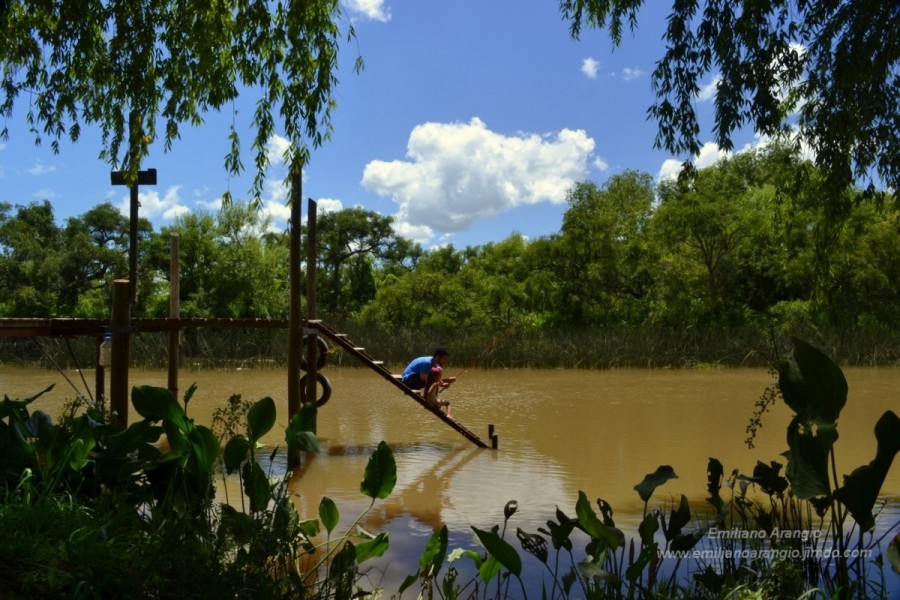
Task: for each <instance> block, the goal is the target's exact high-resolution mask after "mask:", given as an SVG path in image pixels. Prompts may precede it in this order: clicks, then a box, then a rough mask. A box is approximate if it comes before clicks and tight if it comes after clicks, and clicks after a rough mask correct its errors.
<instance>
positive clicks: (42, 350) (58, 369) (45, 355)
mask: <svg viewBox="0 0 900 600" xmlns="http://www.w3.org/2000/svg"><path fill="white" fill-rule="evenodd" d="M31 341H32V342H34V345H35V346H37V347H38V349H39V350H40V351H41V354H43V355H44V358H46V359H47V360H48V361H49V362H50V364H52V365H53V366H54V367H55V368H56V370H57V372H59V374H60V375H62V376H63V379H65V380H66V381H67V382H69V385H71V386H72V389H73V390H75V393H76V394H77V395H78V396H79V397H82V398H83V397H84V394H82V393H81V390H79V389H78V388H77V387H76V386H75V384H74V383H72V380H71V379H69V376H68V375H66V373H65V372H64V371H63V370H62V369H61V368H60V366H59V365H58V364H57V362H56V361H55V360H54V359H53V357H52V356H50V354H49V353H48V352H47V351H46V350H45V349H44V347H43V346H41V344H40V342H38V341H37V338H35V337H33V338H31Z"/></svg>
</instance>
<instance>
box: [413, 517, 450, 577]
mask: <svg viewBox="0 0 900 600" xmlns="http://www.w3.org/2000/svg"><path fill="white" fill-rule="evenodd" d="M448 543H449V533H448V531H447V526H446V525H443V526H441V528H440V529H439V530H437V531H434V532H432V534H431V536H430V537H429V538H428V543H426V544H425V550H424V551H423V552H422V556H421V557H419V572H420V573H422V574H425V575H429V576H433V575H436V574H437V573H438V571H440V570H441V565H443V564H444V557H445V556H446V555H447V545H448Z"/></svg>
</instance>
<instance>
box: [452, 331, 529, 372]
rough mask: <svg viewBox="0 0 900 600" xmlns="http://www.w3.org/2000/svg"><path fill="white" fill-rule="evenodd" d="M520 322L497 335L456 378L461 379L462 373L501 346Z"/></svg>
mask: <svg viewBox="0 0 900 600" xmlns="http://www.w3.org/2000/svg"><path fill="white" fill-rule="evenodd" d="M520 324H521V322H517V323H513V324H512V325H510V326H509V327H507V328H506V329H505V330H504V331H503V332H501V333H500V334H498V335H497V336H496V337H494V339H493V340H492V341H491V343H490V345H489V346H488V347H487V348H485V349H484V350H482V351H481V353H480V354H479V355H478V356H476V357H475V359H474V360H472V361H471V362H470V363H469V364H467V365H466V366H465V367H464V368H463V370H462V371H460V372H459V373H457V374H456V377H454V379H459V376H460V375H462V374H463V373H465V372H466V371H468V370H469V369H471V368H472V367H474V366H475V365H476V364H478V361H480V360H481V359H482V358H483V357H484V356H485V355H486V354H488V353H489V352H491V351H492V350H494V349H495V348H496V347H497V346H499V345H500V342H502V341H503V340H504V339H505V338H506V336H508V335H509V334H510V333H512V332H513V330H514V329H515V328H516V327H518V326H519V325H520Z"/></svg>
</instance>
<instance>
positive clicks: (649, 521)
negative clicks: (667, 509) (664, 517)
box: [638, 510, 659, 545]
mask: <svg viewBox="0 0 900 600" xmlns="http://www.w3.org/2000/svg"><path fill="white" fill-rule="evenodd" d="M657 530H659V513H658V512H656V511H655V510H653V511H650V512H648V513H647V514H646V515H644V520H643V521H641V524H640V525H638V533H639V534H640V535H641V543H642V544H644V545H647V544H652V543H653V536H654V535H655V534H656V532H657Z"/></svg>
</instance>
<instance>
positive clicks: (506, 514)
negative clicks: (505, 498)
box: [503, 500, 519, 521]
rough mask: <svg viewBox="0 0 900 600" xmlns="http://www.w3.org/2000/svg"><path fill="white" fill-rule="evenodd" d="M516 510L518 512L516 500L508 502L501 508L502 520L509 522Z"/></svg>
mask: <svg viewBox="0 0 900 600" xmlns="http://www.w3.org/2000/svg"><path fill="white" fill-rule="evenodd" d="M517 510H519V503H518V502H517V501H516V500H510V501H509V502H507V503H506V506H504V507H503V519H504V520H505V521H509V520H510V519H511V518H512V516H513V515H514V514H516V511H517Z"/></svg>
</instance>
